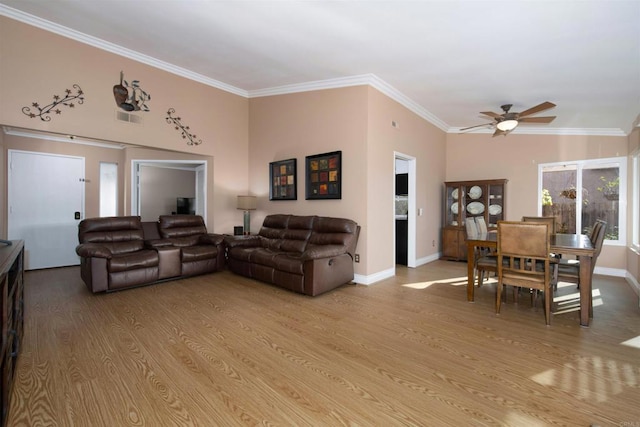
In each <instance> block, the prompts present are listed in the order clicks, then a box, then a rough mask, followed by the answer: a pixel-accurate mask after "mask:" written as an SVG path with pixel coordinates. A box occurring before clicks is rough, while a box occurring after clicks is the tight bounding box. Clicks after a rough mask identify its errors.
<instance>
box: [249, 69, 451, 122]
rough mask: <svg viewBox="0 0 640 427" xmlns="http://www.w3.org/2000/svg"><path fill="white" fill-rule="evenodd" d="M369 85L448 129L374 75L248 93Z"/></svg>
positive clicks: (259, 94)
mask: <svg viewBox="0 0 640 427" xmlns="http://www.w3.org/2000/svg"><path fill="white" fill-rule="evenodd" d="M364 85H369V86H371V87H373V88H374V89H377V90H378V91H380V92H381V93H383V94H384V95H386V96H388V97H389V98H391V99H393V100H394V101H396V102H398V103H399V104H401V105H403V106H404V107H406V108H407V109H409V110H410V111H412V112H414V113H415V114H417V115H418V116H420V117H422V118H423V119H425V120H426V121H428V122H429V123H431V124H433V125H434V126H436V127H438V128H440V129H441V130H443V131H445V132H446V131H447V130H448V129H449V125H447V124H446V123H445V122H443V121H442V120H440V119H439V118H438V117H436V116H434V115H433V114H431V113H430V112H429V111H427V110H426V109H425V108H423V107H422V106H420V105H419V104H418V103H416V102H415V101H413V100H412V99H410V98H409V97H408V96H406V95H404V94H403V93H402V92H400V91H399V90H397V89H396V88H394V87H393V86H391V85H390V84H388V83H387V82H385V81H384V80H382V79H381V78H379V77H378V76H376V75H375V74H361V75H357V76H349V77H340V78H335V79H328V80H317V81H312V82H305V83H299V84H292V85H285V86H277V87H272V88H266V89H258V90H251V91H249V98H259V97H263V96H275V95H286V94H291V93H300V92H310V91H314V90H323V89H337V88H342V87H350V86H364Z"/></svg>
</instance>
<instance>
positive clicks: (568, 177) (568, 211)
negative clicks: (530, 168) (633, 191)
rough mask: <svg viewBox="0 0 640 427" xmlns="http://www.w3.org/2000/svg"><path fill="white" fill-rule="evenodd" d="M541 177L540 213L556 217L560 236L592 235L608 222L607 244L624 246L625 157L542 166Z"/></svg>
mask: <svg viewBox="0 0 640 427" xmlns="http://www.w3.org/2000/svg"><path fill="white" fill-rule="evenodd" d="M538 173H539V183H540V184H539V190H538V191H539V195H540V198H539V200H540V201H541V206H540V212H541V213H542V215H543V216H554V217H556V222H557V226H558V232H559V233H582V234H589V232H590V231H591V227H592V226H593V224H594V223H595V221H596V220H597V219H602V220H604V221H606V222H607V231H606V234H605V240H606V241H608V242H609V243H610V244H620V245H624V244H625V226H626V209H625V206H626V200H625V197H626V159H625V158H624V157H616V158H609V159H598V160H582V161H575V162H567V163H547V164H540V165H539V167H538ZM578 189H580V190H578Z"/></svg>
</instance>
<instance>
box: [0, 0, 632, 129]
mask: <svg viewBox="0 0 640 427" xmlns="http://www.w3.org/2000/svg"><path fill="white" fill-rule="evenodd" d="M0 14H3V15H6V16H9V17H12V18H15V19H19V20H21V21H23V22H27V23H30V24H33V25H37V26H40V27H42V28H45V29H48V30H51V31H54V32H57V33H59V34H63V35H65V36H69V37H72V38H75V39H78V40H80V41H83V42H85V43H89V44H93V45H96V46H98V47H101V48H104V49H107V50H110V51H113V52H116V53H120V54H122V55H125V56H128V57H132V58H134V59H137V60H140V61H142V62H145V63H149V64H151V65H155V66H158V67H160V68H164V69H167V70H169V71H171V72H174V73H176V74H180V75H184V76H186V77H190V78H193V79H195V80H198V81H201V82H203V83H207V84H210V85H212V86H216V87H219V88H221V89H224V90H228V91H230V92H233V93H237V94H239V95H242V96H247V97H255V96H263V95H268V94H275V93H288V92H293V91H302V90H309V89H314V88H326V87H340V86H347V85H353V84H362V83H368V84H371V85H373V86H374V87H377V88H378V89H380V90H382V91H383V92H384V93H387V94H388V95H390V96H392V97H393V98H394V99H397V100H398V101H400V102H402V103H403V104H404V105H406V106H408V107H409V108H411V109H412V110H413V111H415V112H417V113H418V114H420V115H421V116H423V117H425V118H426V119H428V120H430V121H431V122H433V123H434V124H436V125H437V126H438V127H440V128H441V129H443V130H446V131H449V132H457V131H458V129H459V128H462V127H467V126H473V125H477V124H481V123H485V122H488V121H490V120H486V118H483V117H481V116H480V114H479V112H480V111H494V112H496V113H501V110H500V105H502V104H506V103H510V104H513V105H514V106H513V108H512V111H523V110H525V109H527V108H529V107H532V106H534V105H537V104H539V103H541V102H544V101H551V102H553V103H555V104H557V107H556V108H554V109H552V110H548V111H546V112H544V113H540V114H538V115H543V116H547V115H555V116H557V118H556V120H555V121H553V122H552V123H551V124H528V125H525V124H521V125H520V126H519V127H518V128H517V129H516V131H515V133H559V134H594V135H622V134H628V133H629V132H630V131H631V129H632V127H633V126H634V125H635V124H636V123H634V122H635V121H636V119H637V117H638V115H639V114H640V0H632V1H622V0H619V1H607V0H599V1H584V0H582V1H567V0H562V1H561V0H558V1H517V0H510V1H485V0H475V1H474V0H467V1H454V0H450V1H446V0H441V1H435V0H434V1H272V0H262V1H238V0H236V1H208V0H138V1H130V0H89V1H88V0H56V1H53V0H0ZM476 131H478V132H490V130H488V129H482V128H481V129H479V130H476Z"/></svg>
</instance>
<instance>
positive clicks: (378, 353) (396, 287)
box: [8, 261, 640, 426]
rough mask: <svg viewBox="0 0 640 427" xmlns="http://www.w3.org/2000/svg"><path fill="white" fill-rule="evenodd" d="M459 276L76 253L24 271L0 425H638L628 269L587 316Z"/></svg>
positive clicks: (461, 271)
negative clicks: (100, 283)
mask: <svg viewBox="0 0 640 427" xmlns="http://www.w3.org/2000/svg"><path fill="white" fill-rule="evenodd" d="M465 285H466V265H465V264H463V263H455V262H446V261H437V262H433V263H430V264H428V265H425V266H422V267H419V268H415V269H409V268H403V267H399V268H398V269H397V274H396V276H395V277H393V278H391V279H388V280H384V281H382V282H379V283H377V284H375V285H372V286H362V285H345V286H343V287H340V288H338V289H336V290H334V291H331V292H329V293H326V294H324V295H321V296H318V297H314V298H311V297H307V296H303V295H298V294H295V293H292V292H288V291H286V290H283V289H280V288H277V287H273V286H269V285H267V284H264V283H260V282H257V281H253V280H250V279H247V278H243V277H239V276H236V275H234V274H232V273H230V272H228V271H225V272H221V273H216V274H211V275H207V276H199V277H194V278H189V279H184V280H178V281H173V282H167V283H164V284H159V285H154V286H147V287H142V288H137V289H131V290H126V291H121V292H116V293H111V294H101V295H92V294H90V293H89V292H88V291H87V290H86V288H85V287H84V285H83V284H82V282H81V280H80V277H79V269H78V268H77V267H70V268H61V269H53V270H41V271H31V272H27V274H26V275H25V300H26V301H25V312H26V318H25V334H24V338H23V342H22V353H21V355H20V357H19V359H18V363H17V368H16V381H15V384H14V388H13V391H12V396H11V406H10V412H9V418H8V425H9V426H36V425H47V426H49V425H55V426H85V425H87V426H88V425H90V426H159V425H162V426H165V425H176V426H188V425H194V426H211V425H225V426H233V425H238V426H241V425H282V426H292V425H295V426H305V425H308V426H317V425H323V426H334V425H335V426H343V425H354V426H370V425H376V426H377V425H385V426H392V425H398V426H400V425H402V426H405V425H416V426H423V425H471V426H493V425H495V426H499V425H505V426H510V425H583V426H584V425H590V424H597V425H602V426H605V425H624V423H627V425H634V424H633V423H636V424H640V405H638V402H640V357H639V356H640V349H639V348H637V347H632V346H626V345H622V344H621V343H622V342H624V341H627V340H629V339H631V338H635V337H638V336H640V310H639V309H638V302H637V301H638V300H637V296H636V295H635V294H634V293H633V291H632V289H631V288H630V287H629V286H628V285H627V284H626V283H625V281H624V280H623V279H619V278H611V277H600V276H596V278H595V279H594V291H596V297H595V299H594V301H595V300H596V299H597V301H598V303H597V304H596V305H595V307H594V319H593V323H592V326H591V327H590V328H582V327H580V326H579V317H578V312H575V311H573V312H568V313H564V314H561V315H560V314H559V315H554V316H553V318H552V324H551V326H550V327H547V326H545V324H544V314H543V312H542V305H541V302H540V301H538V303H537V305H536V307H532V306H531V303H530V300H529V297H528V296H527V295H524V294H522V295H521V298H520V300H519V303H518V304H514V303H513V300H512V298H511V294H510V293H509V295H508V300H507V303H506V304H503V309H502V313H501V314H500V315H499V316H496V315H495V314H494V292H495V287H494V286H495V285H494V284H492V283H486V284H484V285H483V286H482V287H480V288H477V289H476V302H474V303H469V302H467V301H466V288H465ZM571 292H575V287H573V288H572V287H569V286H567V287H564V288H562V289H561V290H560V291H559V293H561V294H563V293H564V294H565V295H569V294H570V293H571Z"/></svg>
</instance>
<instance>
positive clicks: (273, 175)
mask: <svg viewBox="0 0 640 427" xmlns="http://www.w3.org/2000/svg"><path fill="white" fill-rule="evenodd" d="M297 173H298V171H297V165H296V159H287V160H278V161H276V162H271V163H269V200H298V182H297V181H298V179H297V177H298V175H297Z"/></svg>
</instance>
